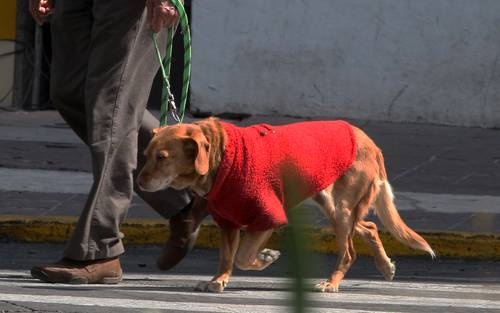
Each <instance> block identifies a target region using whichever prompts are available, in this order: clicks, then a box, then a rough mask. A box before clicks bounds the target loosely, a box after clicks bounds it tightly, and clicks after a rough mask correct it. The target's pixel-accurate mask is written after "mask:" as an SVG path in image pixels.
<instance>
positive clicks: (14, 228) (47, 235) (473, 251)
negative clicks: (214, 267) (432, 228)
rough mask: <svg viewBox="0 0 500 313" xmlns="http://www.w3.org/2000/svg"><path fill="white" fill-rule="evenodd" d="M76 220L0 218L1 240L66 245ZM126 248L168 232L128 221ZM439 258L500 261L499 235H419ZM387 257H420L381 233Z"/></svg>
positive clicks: (316, 232)
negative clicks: (127, 245)
mask: <svg viewBox="0 0 500 313" xmlns="http://www.w3.org/2000/svg"><path fill="white" fill-rule="evenodd" d="M75 223H76V218H75V217H64V216H63V217H26V216H14V215H10V216H8V215H2V216H0V240H2V241H13V242H33V243H41V242H54V243H61V242H65V241H66V240H67V239H68V238H69V236H70V234H71V232H72V231H73V229H74V226H75ZM121 230H122V232H123V233H124V234H125V239H124V241H125V243H126V244H139V245H142V244H163V243H165V241H166V240H167V238H168V236H169V228H168V226H167V223H166V221H165V220H162V219H128V220H127V221H126V222H125V223H124V224H123V225H122V226H121ZM305 235H306V238H307V242H308V246H309V248H310V249H311V250H312V251H314V252H320V253H335V252H336V250H335V236H334V235H333V234H332V232H331V231H330V230H329V229H327V228H313V227H311V228H308V229H305ZM421 235H422V236H423V237H424V238H425V239H426V240H427V241H428V242H429V244H430V245H431V247H432V248H433V249H434V251H435V252H436V253H437V255H438V257H446V258H466V259H487V260H500V235H498V234H495V235H494V234H491V235H490V234H471V233H446V232H421ZM380 238H381V240H382V242H383V243H384V246H385V248H386V251H387V253H388V254H389V255H390V256H422V255H425V254H424V253H422V252H420V251H415V250H413V249H410V248H408V247H406V246H404V245H402V244H401V243H399V242H397V241H396V240H395V239H394V238H393V237H392V236H391V235H390V234H388V233H386V232H381V233H380ZM284 239H285V231H284V230H278V231H276V232H275V233H274V235H273V236H272V238H271V240H270V242H269V245H268V247H270V248H280V247H283V242H284ZM218 243H219V231H218V229H217V226H215V225H214V224H213V223H210V222H207V223H204V224H203V225H202V227H201V230H200V235H199V236H198V240H197V242H196V246H197V247H200V248H210V249H215V248H218ZM354 245H355V247H356V252H357V253H358V254H359V255H370V254H371V253H370V251H369V249H368V247H367V246H366V245H365V244H364V243H363V242H362V241H361V240H359V239H358V238H355V239H354Z"/></svg>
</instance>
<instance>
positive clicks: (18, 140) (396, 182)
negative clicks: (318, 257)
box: [0, 111, 500, 259]
mask: <svg viewBox="0 0 500 313" xmlns="http://www.w3.org/2000/svg"><path fill="white" fill-rule="evenodd" d="M299 120H301V119H297V118H291V117H283V116H252V117H249V118H247V119H245V120H243V121H241V122H238V121H233V122H236V123H237V124H241V125H248V124H255V123H263V122H265V123H269V124H282V123H288V122H293V121H299ZM302 120H303V119H302ZM187 121H189V119H188V120H187ZM351 122H352V123H353V124H354V125H356V126H358V127H360V128H362V129H363V130H364V131H365V132H367V133H368V134H369V135H370V136H371V137H372V138H373V139H374V140H375V142H376V143H377V144H378V145H379V147H381V148H382V150H383V151H384V156H385V160H386V167H387V171H388V174H389V178H390V181H391V183H392V185H393V187H394V190H395V193H396V198H397V205H398V209H399V210H400V214H401V216H402V217H403V219H404V220H405V221H406V222H407V224H408V225H409V226H410V227H412V228H414V229H415V230H417V231H419V232H421V233H422V234H423V235H424V237H425V238H426V239H428V241H429V242H430V244H431V245H432V246H433V247H434V248H435V249H436V250H437V252H438V254H439V255H441V256H448V257H487V258H495V259H500V235H499V234H500V130H491V129H479V128H462V127H446V126H436V125H426V124H396V123H384V122H373V121H351ZM0 144H1V147H2V148H1V149H0V176H1V177H2V180H1V181H0V240H2V239H10V240H22V241H32V242H45V241H55V242H61V241H64V240H65V239H66V238H67V237H68V233H69V232H70V231H71V229H72V225H73V223H74V221H75V220H76V218H77V216H78V214H79V211H80V209H81V207H82V206H83V205H84V203H85V199H86V193H87V192H88V190H89V188H90V185H91V180H92V177H91V173H90V158H89V154H88V151H87V148H86V147H85V146H84V145H83V144H81V142H80V141H79V139H78V138H77V137H76V135H74V134H73V133H72V131H71V130H70V129H69V128H68V127H67V126H66V124H65V123H64V121H63V120H62V119H61V118H60V117H59V116H58V114H57V112H55V111H36V112H24V111H20V112H0ZM312 206H313V205H312V204H311V203H310V202H306V203H305V204H304V207H305V210H306V211H307V212H311V214H310V218H311V219H310V224H311V227H312V231H311V233H312V234H313V236H314V238H313V239H312V240H313V241H312V242H313V243H314V245H315V247H314V248H315V249H316V250H317V251H320V252H329V251H332V249H333V247H332V245H333V244H332V242H333V238H332V236H331V235H329V232H328V230H327V228H326V226H327V225H328V224H327V222H326V220H325V218H324V217H323V216H322V215H321V214H320V213H319V212H318V210H315V209H312V208H311V207H312ZM310 208H311V209H310ZM370 218H373V220H374V221H377V219H376V217H373V216H370ZM123 231H124V233H125V234H126V238H127V240H128V243H155V244H161V243H162V242H164V241H165V238H166V234H167V232H168V229H167V228H166V226H165V222H164V220H162V219H160V218H159V216H158V215H157V214H156V213H155V212H154V211H153V210H151V209H150V208H148V207H147V205H145V204H144V203H143V202H142V201H141V200H140V199H139V198H138V197H134V201H133V204H132V207H131V209H130V211H129V216H128V219H127V224H126V225H124V227H123ZM282 236H283V235H282V234H281V233H280V234H279V235H278V236H276V238H277V239H279V237H282ZM216 237H217V230H216V228H215V227H214V226H213V223H211V221H210V219H208V220H207V221H206V223H205V224H204V226H203V231H202V233H201V235H200V239H199V240H198V245H199V246H202V247H210V248H213V247H216V246H217V244H218V242H217V239H216ZM382 241H384V244H385V245H386V248H387V250H388V252H389V254H391V255H413V254H414V252H413V251H411V250H409V249H405V248H403V247H402V246H401V245H399V244H397V243H395V242H394V240H392V239H391V238H389V236H388V235H387V234H385V233H383V234H382ZM358 246H359V245H358ZM360 250H361V251H360V252H361V253H365V250H363V249H361V248H360Z"/></svg>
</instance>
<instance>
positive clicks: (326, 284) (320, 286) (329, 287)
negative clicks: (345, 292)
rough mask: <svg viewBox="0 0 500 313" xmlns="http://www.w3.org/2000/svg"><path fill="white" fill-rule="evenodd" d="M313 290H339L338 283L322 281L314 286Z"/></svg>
mask: <svg viewBox="0 0 500 313" xmlns="http://www.w3.org/2000/svg"><path fill="white" fill-rule="evenodd" d="M314 291H318V292H339V284H335V283H332V282H329V281H323V282H321V283H319V284H316V285H315V286H314Z"/></svg>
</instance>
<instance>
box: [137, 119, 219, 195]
mask: <svg viewBox="0 0 500 313" xmlns="http://www.w3.org/2000/svg"><path fill="white" fill-rule="evenodd" d="M153 134H154V135H153V138H152V139H151V141H150V143H149V145H148V147H147V148H146V150H145V151H144V154H145V156H146V163H145V165H144V167H143V168H142V170H141V172H140V173H139V176H138V177H137V184H138V186H139V188H141V189H142V190H144V191H149V192H153V191H157V190H161V189H165V188H167V187H172V188H174V189H184V188H188V187H192V186H193V184H195V182H196V181H197V180H198V179H199V178H200V176H204V175H206V174H207V173H208V170H209V158H208V153H209V149H210V145H209V143H208V140H207V138H206V137H205V135H204V134H203V132H202V130H201V128H200V127H199V126H198V125H195V124H179V125H173V126H166V127H162V128H156V129H155V130H153Z"/></svg>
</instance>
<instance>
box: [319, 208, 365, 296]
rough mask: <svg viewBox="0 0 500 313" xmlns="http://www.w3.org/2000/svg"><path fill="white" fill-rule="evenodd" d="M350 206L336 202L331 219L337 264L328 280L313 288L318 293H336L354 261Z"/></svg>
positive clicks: (352, 225) (352, 223) (352, 224)
mask: <svg viewBox="0 0 500 313" xmlns="http://www.w3.org/2000/svg"><path fill="white" fill-rule="evenodd" d="M350 204H351V203H350V201H348V200H345V199H340V201H337V205H335V210H334V213H333V217H334V221H335V225H334V227H335V233H336V235H335V241H336V243H337V249H338V257H337V264H336V266H335V270H334V272H333V273H332V274H331V276H330V278H329V279H328V280H327V281H324V282H321V283H319V284H317V285H316V286H315V289H316V290H318V291H322V292H338V289H339V284H340V282H341V281H342V279H343V278H344V276H345V273H346V272H347V271H348V270H349V268H350V267H351V265H352V264H353V262H354V260H355V259H356V253H355V250H354V245H353V242H352V235H353V230H354V220H353V216H352V214H351V207H350Z"/></svg>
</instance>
